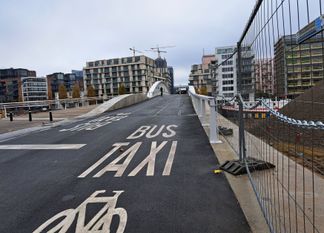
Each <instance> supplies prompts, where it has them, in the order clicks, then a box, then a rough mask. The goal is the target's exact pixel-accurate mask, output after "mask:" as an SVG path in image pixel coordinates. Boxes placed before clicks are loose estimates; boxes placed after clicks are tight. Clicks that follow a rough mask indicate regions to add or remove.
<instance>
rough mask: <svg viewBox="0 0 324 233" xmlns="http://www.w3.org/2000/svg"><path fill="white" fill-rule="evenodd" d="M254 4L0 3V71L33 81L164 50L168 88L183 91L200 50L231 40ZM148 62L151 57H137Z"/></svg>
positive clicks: (147, 0)
mask: <svg viewBox="0 0 324 233" xmlns="http://www.w3.org/2000/svg"><path fill="white" fill-rule="evenodd" d="M254 4H255V0H225V1H224V0H163V1H162V0H160V1H155V0H92V1H85V0H55V1H50V0H28V1H27V0H0V68H8V67H23V68H28V69H33V70H36V71H37V75H38V76H44V75H46V74H50V73H53V72H60V71H61V72H70V71H71V69H82V67H83V66H84V65H85V63H86V61H90V60H97V59H109V58H114V57H122V56H130V55H131V52H130V51H129V47H132V46H135V47H136V48H137V49H138V50H142V51H144V50H146V49H149V48H150V47H155V46H156V45H157V44H158V45H160V46H163V45H175V46H176V47H175V48H170V49H168V53H167V54H163V56H165V57H166V59H167V61H168V64H169V65H172V66H173V67H174V69H175V83H176V84H187V82H188V75H189V72H190V66H191V65H192V64H194V63H199V62H200V60H201V55H202V50H203V48H205V52H206V53H208V52H209V53H212V52H214V48H215V47H216V46H225V45H232V44H235V43H236V42H237V40H238V39H239V37H240V35H241V33H242V30H243V28H244V26H245V24H246V23H247V20H248V17H249V16H250V13H251V11H252V9H253V6H254ZM145 55H147V56H149V57H152V58H156V54H154V53H151V52H145Z"/></svg>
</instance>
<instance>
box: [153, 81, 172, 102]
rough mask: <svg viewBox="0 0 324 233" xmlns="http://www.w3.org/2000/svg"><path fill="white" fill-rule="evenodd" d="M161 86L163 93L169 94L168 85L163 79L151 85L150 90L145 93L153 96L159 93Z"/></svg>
mask: <svg viewBox="0 0 324 233" xmlns="http://www.w3.org/2000/svg"><path fill="white" fill-rule="evenodd" d="M161 87H162V88H163V94H167V95H169V94H170V92H169V88H168V86H167V85H166V84H165V83H164V82H163V81H157V82H155V83H153V85H152V86H151V88H150V90H149V91H148V93H147V97H148V98H153V97H155V96H158V95H161V90H160V88H161Z"/></svg>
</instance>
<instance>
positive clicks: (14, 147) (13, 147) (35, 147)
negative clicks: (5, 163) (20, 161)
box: [0, 144, 87, 150]
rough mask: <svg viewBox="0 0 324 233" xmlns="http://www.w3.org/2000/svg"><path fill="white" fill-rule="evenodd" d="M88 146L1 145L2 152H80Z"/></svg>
mask: <svg viewBox="0 0 324 233" xmlns="http://www.w3.org/2000/svg"><path fill="white" fill-rule="evenodd" d="M85 145H87V144H25V145H0V150H78V149H80V148H82V147H84V146H85Z"/></svg>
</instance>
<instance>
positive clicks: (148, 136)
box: [146, 125, 165, 138]
mask: <svg viewBox="0 0 324 233" xmlns="http://www.w3.org/2000/svg"><path fill="white" fill-rule="evenodd" d="M164 127H165V125H162V126H161V127H160V129H159V130H158V131H157V132H156V133H155V134H153V131H154V130H155V129H156V128H157V125H154V126H153V127H152V129H151V130H150V131H149V132H148V133H147V134H146V137H147V138H155V137H157V136H158V135H159V134H160V133H161V132H162V130H163V129H164Z"/></svg>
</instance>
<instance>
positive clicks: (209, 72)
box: [189, 55, 216, 96]
mask: <svg viewBox="0 0 324 233" xmlns="http://www.w3.org/2000/svg"><path fill="white" fill-rule="evenodd" d="M215 63H216V58H215V55H203V56H202V59H201V64H195V65H192V66H191V71H190V75H189V85H193V86H194V87H195V88H196V89H197V90H198V92H200V93H202V92H206V93H204V94H207V95H210V96H211V95H212V94H213V90H215V88H213V87H214V85H215V83H216V81H215V80H216V74H215V67H214V65H215Z"/></svg>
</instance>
